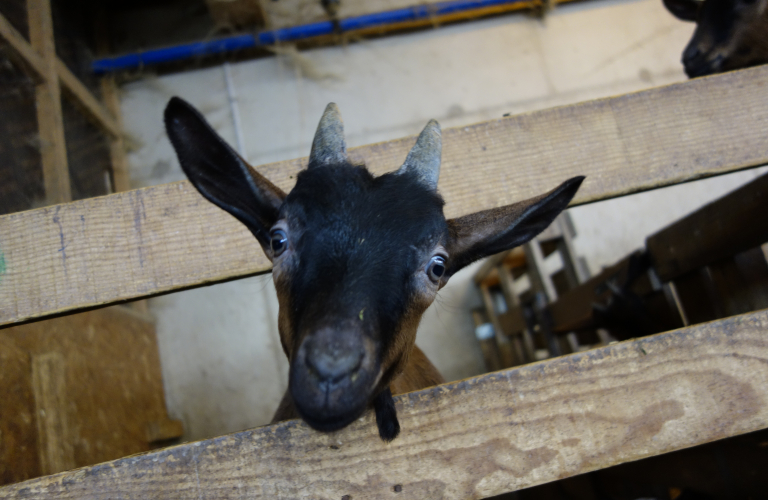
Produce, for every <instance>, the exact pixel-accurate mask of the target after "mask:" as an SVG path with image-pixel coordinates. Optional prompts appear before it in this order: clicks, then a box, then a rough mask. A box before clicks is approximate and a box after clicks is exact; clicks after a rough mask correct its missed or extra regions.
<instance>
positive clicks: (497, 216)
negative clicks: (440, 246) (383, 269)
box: [445, 176, 584, 277]
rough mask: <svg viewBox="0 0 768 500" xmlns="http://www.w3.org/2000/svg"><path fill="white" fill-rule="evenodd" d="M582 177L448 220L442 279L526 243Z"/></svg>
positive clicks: (556, 211)
mask: <svg viewBox="0 0 768 500" xmlns="http://www.w3.org/2000/svg"><path fill="white" fill-rule="evenodd" d="M583 180H584V177H581V176H579V177H573V178H572V179H568V180H567V181H565V182H564V183H562V184H560V185H559V186H558V187H556V188H555V189H553V190H552V191H550V192H548V193H545V194H543V195H541V196H536V197H535V198H530V199H528V200H525V201H520V202H517V203H514V204H512V205H507V206H505V207H499V208H492V209H490V210H484V211H482V212H477V213H474V214H470V215H465V216H464V217H459V218H458V219H451V220H449V221H448V241H447V244H446V245H445V247H446V250H448V255H449V257H448V267H447V269H446V276H447V277H450V276H452V275H453V274H454V273H455V272H456V271H458V270H459V269H461V268H463V267H465V266H466V265H468V264H471V263H472V262H474V261H476V260H478V259H482V258H483V257H487V256H489V255H493V254H495V253H499V252H503V251H505V250H510V249H512V248H514V247H516V246H519V245H522V244H523V243H525V242H527V241H529V240H530V239H532V238H533V237H535V236H536V235H537V234H539V233H540V232H542V231H543V230H545V229H546V228H547V226H549V225H550V224H551V223H552V221H553V220H555V217H557V216H558V214H560V212H562V211H563V210H565V209H566V208H567V207H568V203H570V202H571V200H572V199H573V197H574V196H575V195H576V191H577V190H578V189H579V186H581V182H582V181H583Z"/></svg>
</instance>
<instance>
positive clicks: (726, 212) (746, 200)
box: [646, 141, 768, 282]
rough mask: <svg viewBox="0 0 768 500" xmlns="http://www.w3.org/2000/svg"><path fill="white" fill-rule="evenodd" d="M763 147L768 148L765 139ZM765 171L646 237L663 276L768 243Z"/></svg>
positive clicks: (676, 274)
mask: <svg viewBox="0 0 768 500" xmlns="http://www.w3.org/2000/svg"><path fill="white" fill-rule="evenodd" d="M764 147H765V149H768V141H766V145H765V146H764ZM767 214H768V174H765V175H763V176H761V177H758V178H757V179H755V180H754V181H752V182H750V183H749V184H746V185H744V186H742V187H740V188H739V189H737V190H735V191H733V192H731V193H728V194H727V195H725V196H723V197H722V198H719V199H717V200H715V201H713V202H712V203H709V204H707V205H705V206H703V207H702V208H700V209H698V210H696V211H695V212H693V213H692V214H690V215H688V216H686V217H685V218H683V219H681V220H679V221H677V222H675V223H674V224H672V225H670V226H668V227H666V228H664V229H662V230H661V231H659V232H658V233H656V234H654V235H652V236H650V237H648V240H647V241H646V245H647V247H648V252H649V253H650V254H651V257H652V258H653V263H654V267H655V269H656V273H657V274H658V276H659V278H660V279H661V280H662V281H665V282H666V281H669V280H672V279H675V278H677V277H679V276H682V275H683V274H685V273H687V272H689V271H692V270H694V269H696V268H698V267H701V266H704V265H707V264H710V263H712V262H715V261H717V260H720V259H723V258H726V257H730V256H731V255H734V254H736V253H739V252H744V251H747V250H749V249H751V248H756V247H759V246H760V245H762V244H763V243H765V242H768V216H767Z"/></svg>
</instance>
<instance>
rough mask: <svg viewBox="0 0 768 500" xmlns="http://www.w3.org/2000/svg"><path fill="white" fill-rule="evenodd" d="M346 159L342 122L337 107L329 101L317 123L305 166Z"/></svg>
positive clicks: (333, 162) (344, 161) (342, 161)
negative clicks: (307, 162) (307, 163)
mask: <svg viewBox="0 0 768 500" xmlns="http://www.w3.org/2000/svg"><path fill="white" fill-rule="evenodd" d="M347 161H348V160H347V143H346V142H345V141H344V122H342V120H341V113H339V107H338V106H336V104H334V103H330V104H328V106H326V107H325V111H324V112H323V117H322V118H320V123H319V124H318V125H317V131H316V132H315V138H314V139H313V140H312V151H311V152H310V153H309V166H308V167H307V168H313V167H319V166H320V165H328V164H338V163H346V162H347Z"/></svg>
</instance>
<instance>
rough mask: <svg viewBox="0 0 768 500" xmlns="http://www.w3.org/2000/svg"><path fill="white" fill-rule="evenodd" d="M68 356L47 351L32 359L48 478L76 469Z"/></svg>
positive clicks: (42, 463) (41, 447)
mask: <svg viewBox="0 0 768 500" xmlns="http://www.w3.org/2000/svg"><path fill="white" fill-rule="evenodd" d="M66 371H67V370H66V366H65V364H64V356H62V355H61V353H58V352H47V353H44V354H38V355H33V356H32V387H33V389H34V393H35V416H36V418H37V436H38V437H37V441H38V449H39V451H38V455H39V457H40V470H41V472H42V473H43V474H44V475H48V474H54V473H56V472H61V471H65V470H69V469H72V468H74V467H75V451H74V447H73V446H72V437H71V434H72V432H71V429H70V426H69V419H68V418H67V413H69V408H68V405H69V398H67V387H66V383H65V379H66Z"/></svg>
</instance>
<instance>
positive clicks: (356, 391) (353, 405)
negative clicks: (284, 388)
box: [289, 370, 375, 432]
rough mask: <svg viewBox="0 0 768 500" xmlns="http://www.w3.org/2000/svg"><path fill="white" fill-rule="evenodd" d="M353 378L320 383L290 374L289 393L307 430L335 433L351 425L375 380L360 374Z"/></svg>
mask: <svg viewBox="0 0 768 500" xmlns="http://www.w3.org/2000/svg"><path fill="white" fill-rule="evenodd" d="M356 375H357V377H348V378H346V379H343V380H340V381H334V382H331V381H328V382H321V381H318V380H316V379H315V377H313V376H312V375H311V374H310V376H309V377H305V376H302V374H298V373H295V372H294V370H291V377H290V381H289V390H290V391H291V398H292V399H293V403H294V406H295V408H296V411H297V412H298V414H299V416H300V417H301V418H302V419H303V420H304V421H305V422H307V424H309V426H310V427H312V428H313V429H315V430H318V431H322V432H331V431H335V430H339V429H341V428H343V427H346V426H347V425H349V424H350V423H352V422H353V421H355V420H356V419H357V418H359V417H360V416H361V415H362V414H363V413H364V412H365V410H366V408H367V407H368V405H369V403H370V401H371V399H372V397H373V388H374V384H373V383H372V382H373V381H374V380H375V377H369V376H367V375H365V374H362V373H359V374H356ZM352 378H355V379H356V380H355V382H352V380H351V379H352ZM312 379H315V380H312ZM362 379H368V380H362ZM357 382H360V384H358V383H357Z"/></svg>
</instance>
